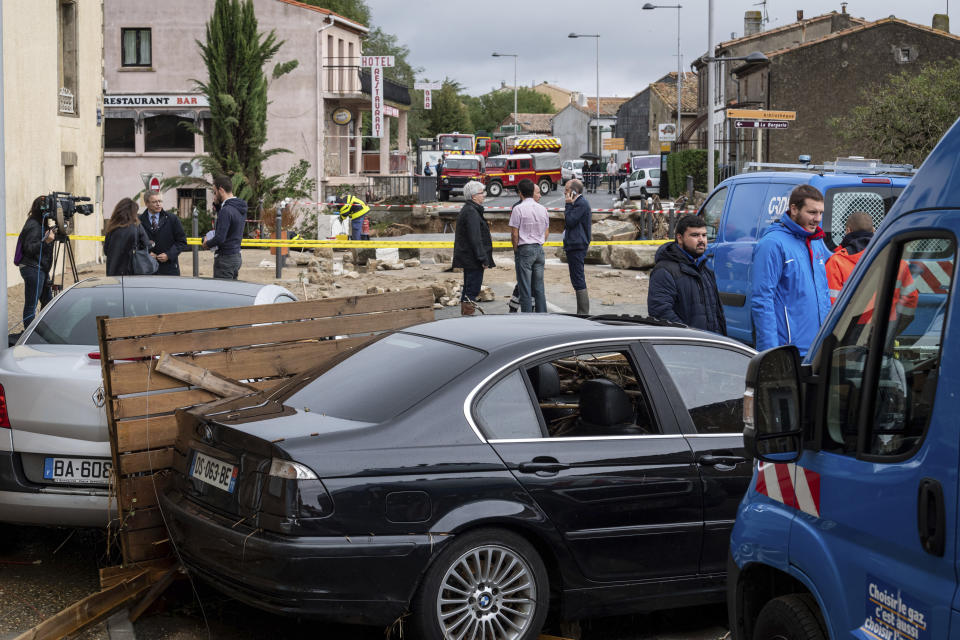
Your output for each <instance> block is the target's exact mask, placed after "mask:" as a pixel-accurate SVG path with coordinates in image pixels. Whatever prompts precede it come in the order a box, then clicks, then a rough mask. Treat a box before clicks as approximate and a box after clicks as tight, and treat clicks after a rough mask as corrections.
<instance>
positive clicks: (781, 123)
mask: <svg viewBox="0 0 960 640" xmlns="http://www.w3.org/2000/svg"><path fill="white" fill-rule="evenodd" d="M789 124H790V123H789V122H787V121H786V120H734V121H733V126H734V128H735V129H786V128H787V126H788V125H789Z"/></svg>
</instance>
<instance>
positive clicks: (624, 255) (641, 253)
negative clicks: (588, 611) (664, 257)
mask: <svg viewBox="0 0 960 640" xmlns="http://www.w3.org/2000/svg"><path fill="white" fill-rule="evenodd" d="M659 248H660V245H649V244H640V245H612V246H606V247H604V248H603V252H604V258H605V262H606V263H607V264H609V265H610V266H611V267H613V268H614V269H652V268H653V264H654V257H655V256H656V254H657V249H659Z"/></svg>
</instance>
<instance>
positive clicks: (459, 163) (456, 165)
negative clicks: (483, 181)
mask: <svg viewBox="0 0 960 640" xmlns="http://www.w3.org/2000/svg"><path fill="white" fill-rule="evenodd" d="M479 166H480V165H479V163H478V162H477V161H476V160H474V159H472V158H469V159H468V158H447V160H446V161H445V162H444V163H443V170H444V171H446V170H447V169H468V170H476V169H477V167H479Z"/></svg>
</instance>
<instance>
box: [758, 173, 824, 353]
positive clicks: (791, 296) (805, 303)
mask: <svg viewBox="0 0 960 640" xmlns="http://www.w3.org/2000/svg"><path fill="white" fill-rule="evenodd" d="M822 218H823V194H821V193H820V191H819V190H817V189H816V187H812V186H810V185H808V184H802V185H800V186H798V187H796V188H795V189H794V190H793V191H792V192H791V193H790V209H789V211H788V212H787V213H785V214H784V215H782V216H781V217H780V220H779V221H777V222H774V223H773V224H771V225H770V226H769V227H767V230H766V232H765V233H764V234H763V236H762V237H761V238H760V241H759V242H757V245H756V247H755V248H754V251H753V284H752V298H751V301H750V315H751V317H752V319H753V328H754V332H755V334H756V342H757V344H756V347H757V351H763V350H765V349H771V348H773V347H778V346H781V345H785V344H793V345H796V347H797V349H799V351H800V355H801V356H805V355H806V354H807V350H808V349H809V348H810V344H811V343H812V342H813V339H814V337H815V336H816V335H817V331H818V330H819V329H820V325H821V324H823V321H824V320H825V319H826V317H827V314H828V313H829V312H830V293H829V290H828V287H827V272H826V262H827V260H828V259H829V258H830V252H829V251H828V250H827V247H826V246H825V245H824V244H823V229H821V228H820V221H821V219H822Z"/></svg>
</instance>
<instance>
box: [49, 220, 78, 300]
mask: <svg viewBox="0 0 960 640" xmlns="http://www.w3.org/2000/svg"><path fill="white" fill-rule="evenodd" d="M53 240H54V243H55V244H54V245H53V262H52V264H53V278H51V280H50V288H51V290H52V292H53V295H57V294H58V293H60V292H61V291H63V280H64V276H65V274H66V271H67V260H69V261H70V273H71V274H73V281H74V282H79V281H80V276H79V274H78V273H77V261H76V260H75V259H74V257H73V246H71V245H70V237H69V236H67V234H65V233H61V232H60V231H59V230H58V231H57V233H56V236H55V237H54V239H53ZM58 258H63V263H62V264H61V265H60V284H57V283H56V282H55V280H56V279H57V277H56V273H57V259H58Z"/></svg>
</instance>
